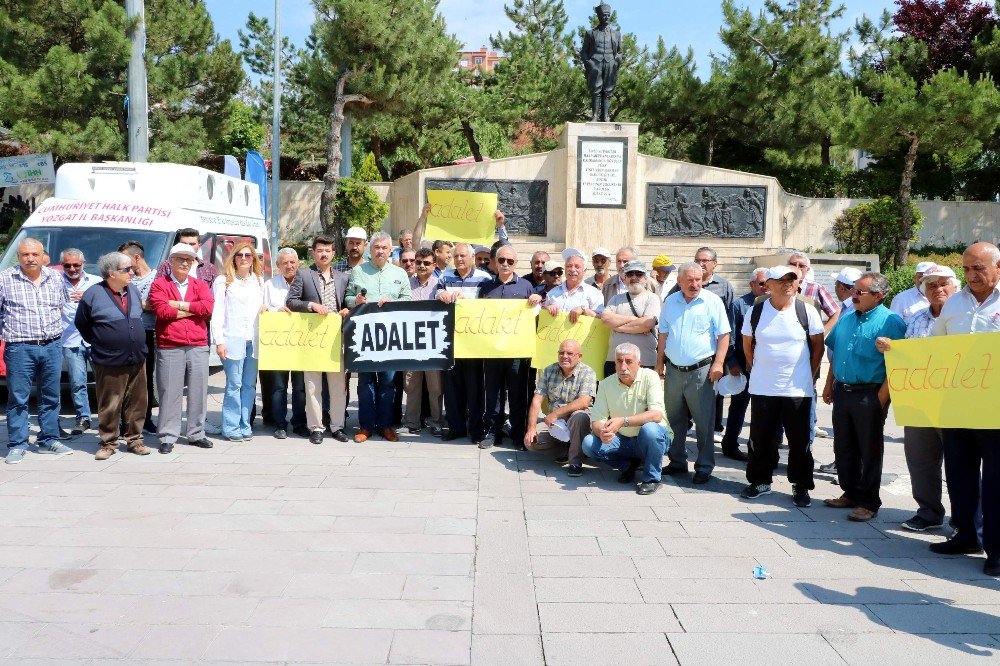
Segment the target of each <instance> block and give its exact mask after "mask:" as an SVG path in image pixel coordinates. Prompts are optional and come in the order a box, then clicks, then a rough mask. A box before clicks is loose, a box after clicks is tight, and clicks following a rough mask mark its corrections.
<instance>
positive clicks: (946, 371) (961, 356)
mask: <svg viewBox="0 0 1000 666" xmlns="http://www.w3.org/2000/svg"><path fill="white" fill-rule="evenodd" d="M998 356H1000V333H980V334H975V335H943V336H933V337H929V338H914V339H912V340H893V341H892V345H891V348H890V349H889V351H888V352H887V353H886V355H885V367H886V376H887V378H888V380H889V394H890V395H891V396H892V409H893V412H894V413H895V415H896V423H897V424H898V425H908V426H924V427H935V428H971V429H974V430H980V429H983V430H987V429H995V428H1000V409H997V405H1000V359H998V358H997V357H998Z"/></svg>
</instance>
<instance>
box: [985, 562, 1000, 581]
mask: <svg viewBox="0 0 1000 666" xmlns="http://www.w3.org/2000/svg"><path fill="white" fill-rule="evenodd" d="M983 573H984V574H986V575H987V576H994V577H995V576H1000V557H987V558H986V562H985V563H984V564H983Z"/></svg>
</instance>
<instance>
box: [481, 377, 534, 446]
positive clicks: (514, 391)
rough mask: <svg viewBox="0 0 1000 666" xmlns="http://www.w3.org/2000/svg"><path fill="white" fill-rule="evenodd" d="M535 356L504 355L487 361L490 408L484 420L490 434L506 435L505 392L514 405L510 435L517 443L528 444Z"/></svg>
mask: <svg viewBox="0 0 1000 666" xmlns="http://www.w3.org/2000/svg"><path fill="white" fill-rule="evenodd" d="M530 365H531V359H527V358H501V359H488V360H486V361H484V362H483V374H484V375H485V385H486V410H485V415H484V417H483V422H484V424H485V426H486V433H485V434H486V435H487V436H488V435H489V433H490V432H492V433H493V436H494V437H501V436H502V435H503V422H504V420H505V416H504V409H503V407H504V405H503V403H504V393H506V395H507V402H508V403H509V404H510V436H511V439H513V440H514V444H515V445H518V444H523V443H524V431H525V430H526V428H527V418H528V368H529V366H530Z"/></svg>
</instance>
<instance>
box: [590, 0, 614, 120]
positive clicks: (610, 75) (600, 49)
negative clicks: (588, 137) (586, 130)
mask: <svg viewBox="0 0 1000 666" xmlns="http://www.w3.org/2000/svg"><path fill="white" fill-rule="evenodd" d="M594 12H595V13H596V14H597V27H596V28H594V29H593V30H588V31H587V32H586V34H584V36H583V49H581V51H580V58H581V59H582V60H583V67H584V70H585V71H586V74H587V87H589V88H590V95H591V100H592V101H593V107H594V115H593V118H591V121H592V122H597V121H598V119H600V121H601V122H605V123H606V122H608V121H609V120H610V115H611V114H610V107H611V93H613V92H614V91H615V83H616V82H617V81H618V67H619V66H620V65H621V63H622V33H621V31H619V30H616V29H615V28H613V27H611V25H610V22H611V5H609V4H608V3H606V2H602V3H601V4H600V5H598V6H597V7H594Z"/></svg>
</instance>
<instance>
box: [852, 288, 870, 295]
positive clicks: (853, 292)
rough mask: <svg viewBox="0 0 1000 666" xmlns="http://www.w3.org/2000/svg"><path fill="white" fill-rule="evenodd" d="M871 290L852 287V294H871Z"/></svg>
mask: <svg viewBox="0 0 1000 666" xmlns="http://www.w3.org/2000/svg"><path fill="white" fill-rule="evenodd" d="M870 293H872V292H870V291H861V290H860V289H852V290H851V295H853V296H864V295H865V294H870Z"/></svg>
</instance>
